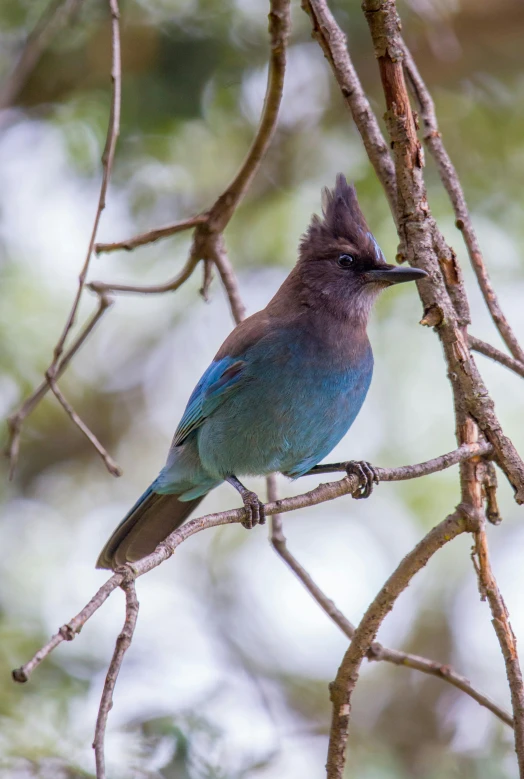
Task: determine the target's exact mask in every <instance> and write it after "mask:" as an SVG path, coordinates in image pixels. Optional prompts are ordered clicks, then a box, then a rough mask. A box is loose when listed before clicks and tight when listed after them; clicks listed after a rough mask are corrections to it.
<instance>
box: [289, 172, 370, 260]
mask: <svg viewBox="0 0 524 779" xmlns="http://www.w3.org/2000/svg"><path fill="white" fill-rule="evenodd" d="M339 242H340V243H350V244H352V245H354V246H356V247H359V248H361V249H362V250H364V251H366V252H369V251H370V250H371V252H372V253H374V254H375V253H376V249H377V248H378V247H377V246H376V242H375V239H374V238H373V235H372V234H371V232H370V230H369V227H368V225H367V222H366V220H365V218H364V214H363V213H362V211H361V210H360V206H359V203H358V199H357V193H356V190H355V187H354V186H353V185H352V184H348V182H347V181H346V177H345V176H344V175H343V174H342V173H339V174H338V175H337V179H336V184H335V188H334V189H327V187H326V188H324V189H323V190H322V218H321V217H319V216H317V215H316V214H314V215H313V217H312V219H311V222H310V224H309V227H308V229H307V231H306V233H305V235H304V236H303V238H302V241H301V243H300V254H301V256H302V257H304V258H305V259H306V258H314V257H318V256H320V255H322V253H323V251H325V249H326V245H332V244H333V243H339ZM378 251H380V250H378Z"/></svg>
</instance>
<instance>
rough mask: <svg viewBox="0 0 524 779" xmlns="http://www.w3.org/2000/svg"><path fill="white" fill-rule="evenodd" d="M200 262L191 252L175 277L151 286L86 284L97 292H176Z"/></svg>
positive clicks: (93, 282) (103, 283)
mask: <svg viewBox="0 0 524 779" xmlns="http://www.w3.org/2000/svg"><path fill="white" fill-rule="evenodd" d="M198 262H199V258H198V257H197V256H196V255H195V254H194V253H193V252H190V254H189V257H188V260H187V262H186V264H185V265H184V267H183V268H182V270H181V271H180V273H179V274H178V275H177V276H175V277H174V278H173V279H170V280H169V281H166V282H165V283H164V284H152V285H151V286H145V287H139V286H134V285H132V284H107V283H106V282H105V281H91V282H90V283H89V284H86V286H87V289H90V290H92V291H93V292H97V293H98V294H102V293H108V292H109V293H119V292H133V293H140V294H144V295H151V294H159V295H161V294H163V293H164V292H174V291H175V290H177V289H178V288H179V287H181V286H182V284H184V282H186V281H187V280H188V279H189V278H190V276H192V274H193V271H194V270H195V268H196V267H197V265H198Z"/></svg>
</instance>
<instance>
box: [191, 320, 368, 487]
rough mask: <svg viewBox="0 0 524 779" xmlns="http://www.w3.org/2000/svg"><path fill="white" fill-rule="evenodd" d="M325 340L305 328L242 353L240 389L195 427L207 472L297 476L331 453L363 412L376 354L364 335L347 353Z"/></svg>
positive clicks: (219, 474)
mask: <svg viewBox="0 0 524 779" xmlns="http://www.w3.org/2000/svg"><path fill="white" fill-rule="evenodd" d="M323 346H324V347H325V348H319V344H318V343H314V342H313V343H312V342H311V341H310V340H308V334H307V333H303V332H290V331H283V332H280V333H279V334H277V335H275V337H273V338H272V339H271V340H270V341H269V342H268V341H267V340H266V339H264V340H263V341H262V342H260V343H259V344H256V345H255V346H253V347H252V348H251V349H250V350H248V352H246V354H245V355H242V356H241V359H243V360H245V361H246V369H245V381H243V383H242V387H241V389H239V391H238V392H236V393H234V394H232V395H231V397H229V398H228V399H227V401H225V402H224V403H223V404H222V405H221V406H220V407H219V408H217V409H216V410H215V411H214V412H213V413H212V414H211V415H210V416H209V417H208V418H207V419H206V420H205V421H204V423H203V424H202V426H201V427H200V428H199V430H198V433H197V442H198V451H199V454H200V459H201V461H202V465H203V466H204V468H205V470H206V471H207V472H208V473H209V474H210V475H212V476H213V477H217V478H220V477H224V476H225V475H227V474H230V473H234V474H236V475H237V476H240V475H245V474H257V475H262V474H266V473H271V472H273V471H280V472H282V473H285V474H287V475H289V476H291V477H297V476H300V475H302V474H303V473H306V472H307V471H308V470H309V469H310V468H311V467H312V466H313V465H316V464H317V463H318V462H320V460H322V459H323V458H324V457H326V456H327V455H328V454H329V452H330V451H331V450H332V449H333V448H334V446H336V444H337V443H338V442H339V441H340V440H341V438H343V436H344V435H345V434H346V433H347V431H348V430H349V428H350V427H351V425H352V423H353V421H354V419H355V417H356V416H357V414H358V412H359V411H360V408H361V406H362V404H363V402H364V399H365V397H366V394H367V391H368V389H369V385H370V382H371V376H372V372H373V356H372V353H371V348H370V346H369V343H368V341H367V338H366V339H365V341H363V342H362V344H361V345H360V347H359V348H354V349H350V350H349V351H348V350H347V349H345V350H344V349H339V350H336V349H335V348H334V347H333V345H327V344H324V345H323ZM341 351H345V352H346V353H347V354H348V355H349V356H347V357H346V358H344V356H343V355H342V356H341V354H340V352H341Z"/></svg>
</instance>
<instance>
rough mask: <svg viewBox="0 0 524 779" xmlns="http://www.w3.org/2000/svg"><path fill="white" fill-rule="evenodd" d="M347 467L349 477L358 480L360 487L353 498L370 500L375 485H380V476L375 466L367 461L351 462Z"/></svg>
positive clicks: (353, 494)
mask: <svg viewBox="0 0 524 779" xmlns="http://www.w3.org/2000/svg"><path fill="white" fill-rule="evenodd" d="M345 465H346V473H347V475H348V476H356V477H357V478H358V487H357V489H356V490H355V491H354V492H353V493H352V496H353V497H354V498H355V500H361V499H362V498H369V496H370V495H371V493H372V492H373V485H374V484H378V476H377V474H376V471H375V469H374V468H373V466H372V465H370V463H368V462H366V461H365V460H360V461H357V460H350V461H349V462H347V463H345Z"/></svg>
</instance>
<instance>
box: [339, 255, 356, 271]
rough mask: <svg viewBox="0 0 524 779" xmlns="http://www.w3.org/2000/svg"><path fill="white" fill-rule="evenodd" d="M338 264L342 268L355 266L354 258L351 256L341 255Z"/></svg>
mask: <svg viewBox="0 0 524 779" xmlns="http://www.w3.org/2000/svg"><path fill="white" fill-rule="evenodd" d="M337 263H338V265H340V267H341V268H349V267H350V265H353V257H352V256H351V254H341V255H340V257H339V258H338V260H337Z"/></svg>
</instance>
